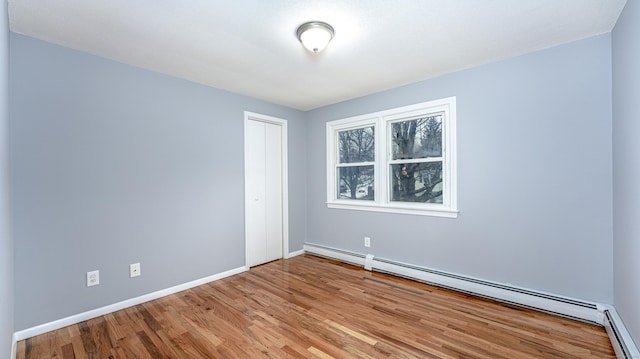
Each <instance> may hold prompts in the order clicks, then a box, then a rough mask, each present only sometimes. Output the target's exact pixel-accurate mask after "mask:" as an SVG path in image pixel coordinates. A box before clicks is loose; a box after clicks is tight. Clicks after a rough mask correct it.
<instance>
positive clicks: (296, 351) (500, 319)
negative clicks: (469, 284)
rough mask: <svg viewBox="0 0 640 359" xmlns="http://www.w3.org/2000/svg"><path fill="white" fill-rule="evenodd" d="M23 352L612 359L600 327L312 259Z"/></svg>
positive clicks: (180, 296) (176, 298)
mask: <svg viewBox="0 0 640 359" xmlns="http://www.w3.org/2000/svg"><path fill="white" fill-rule="evenodd" d="M17 358H18V359H24V358H26V359H31V358H65V359H66V358H486V359H494V358H615V355H614V352H613V349H612V347H611V344H610V343H609V340H608V338H607V335H606V333H605V331H604V329H603V328H601V327H598V326H594V325H590V324H586V323H582V322H577V321H572V320H569V319H565V318H560V317H556V316H552V315H549V314H545V313H541V312H536V311H533V310H529V309H523V308H520V307H516V306H512V305H509V304H504V303H499V302H495V301H491V300H486V299H482V298H478V297H474V296H471V295H466V294H462V293H458V292H453V291H450V290H446V289H442V288H438V287H433V286H429V285H426V284H423V283H418V282H414V281H410V280H407V279H403V278H397V277H393V276H389V275H385V274H380V273H375V272H374V273H372V272H368V271H365V270H363V269H361V268H358V267H354V266H350V265H347V264H342V263H338V262H334V261H330V260H326V259H322V258H318V257H313V256H308V255H304V256H298V257H295V258H292V259H289V260H279V261H275V262H271V263H268V264H265V265H262V266H259V267H255V268H252V269H251V270H250V271H248V272H245V273H242V274H238V275H235V276H232V277H229V278H225V279H222V280H219V281H216V282H212V283H209V284H205V285H202V286H199V287H196V288H192V289H189V290H186V291H183V292H180V293H176V294H173V295H170V296H167V297H163V298H160V299H157V300H154V301H151V302H147V303H143V304H140V305H137V306H135V307H131V308H127V309H124V310H121V311H118V312H114V313H110V314H107V315H105V316H102V317H98V318H94V319H91V320H88V321H86V322H82V323H79V324H76V325H72V326H69V327H66V328H62V329H59V330H56V331H53V332H50V333H46V334H43V335H39V336H37V337H34V338H30V339H27V340H24V341H20V342H19V343H18V356H17Z"/></svg>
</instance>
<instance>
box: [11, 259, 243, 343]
mask: <svg viewBox="0 0 640 359" xmlns="http://www.w3.org/2000/svg"><path fill="white" fill-rule="evenodd" d="M247 270H248V268H247V267H245V266H242V267H238V268H235V269H231V270H228V271H226V272H222V273H218V274H214V275H211V276H208V277H205V278H200V279H196V280H194V281H191V282H187V283H184V284H179V285H176V286H173V287H171V288H166V289H162V290H159V291H157V292H153V293H149V294H145V295H142V296H139V297H136V298H131V299H127V300H123V301H122V302H118V303H114V304H111V305H107V306H104V307H101V308H97V309H93V310H90V311H87V312H84V313H79V314H75V315H72V316H70V317H66V318H62V319H58V320H55V321H53V322H49V323H45V324H41V325H38V326H35V327H32V328H28V329H24V330H20V331H18V332H15V333H14V341H15V342H17V341H19V340H23V339H27V338H31V337H33V336H36V335H40V334H43V333H47V332H50V331H52V330H56V329H60V328H64V327H66V326H69V325H73V324H77V323H80V322H83V321H85V320H89V319H91V318H95V317H99V316H101V315H105V314H108V313H111V312H115V311H117V310H120V309H125V308H129V307H132V306H134V305H138V304H141V303H144V302H148V301H150V300H154V299H158V298H161V297H164V296H167V295H170V294H174V293H177V292H180V291H183V290H186V289H189V288H193V287H197V286H199V285H202V284H205V283H209V282H213V281H216V280H219V279H222V278H226V277H229V276H232V275H234V274H238V273H242V272H245V271H247Z"/></svg>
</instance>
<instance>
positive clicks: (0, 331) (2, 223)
mask: <svg viewBox="0 0 640 359" xmlns="http://www.w3.org/2000/svg"><path fill="white" fill-rule="evenodd" d="M8 75H9V25H8V22H7V2H6V1H4V2H3V3H2V5H0V358H8V357H9V353H10V352H11V338H12V336H13V240H12V238H11V232H10V230H9V217H10V216H9V157H8V156H9V155H8V151H7V150H8V146H9V145H8V137H7V136H8V135H7V125H8V118H9V109H8V90H9V76H8Z"/></svg>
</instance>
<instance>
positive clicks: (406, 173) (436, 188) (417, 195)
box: [391, 162, 442, 203]
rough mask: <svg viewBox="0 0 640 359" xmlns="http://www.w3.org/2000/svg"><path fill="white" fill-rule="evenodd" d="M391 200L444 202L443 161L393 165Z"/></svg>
mask: <svg viewBox="0 0 640 359" xmlns="http://www.w3.org/2000/svg"><path fill="white" fill-rule="evenodd" d="M391 183H392V187H391V200H392V201H397V202H422V203H442V162H429V163H407V164H394V165H391Z"/></svg>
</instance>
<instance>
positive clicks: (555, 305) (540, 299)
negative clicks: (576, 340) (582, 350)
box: [304, 243, 604, 326]
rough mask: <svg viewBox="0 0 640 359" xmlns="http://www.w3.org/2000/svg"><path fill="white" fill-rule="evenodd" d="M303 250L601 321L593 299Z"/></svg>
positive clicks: (318, 248)
mask: <svg viewBox="0 0 640 359" xmlns="http://www.w3.org/2000/svg"><path fill="white" fill-rule="evenodd" d="M304 249H305V251H306V252H307V253H310V254H314V255H318V256H321V257H327V258H331V259H336V260H341V261H344V262H347V263H352V264H356V265H360V266H365V265H366V266H367V269H369V268H368V267H371V270H374V271H379V272H385V273H389V274H393V275H398V276H402V277H407V278H410V279H414V280H419V281H423V282H426V283H428V284H432V285H436V286H440V287H444V288H448V289H452V290H456V291H459V292H465V293H469V294H474V295H478V296H481V297H485V298H490V299H495V300H498V301H501V302H506V303H511V304H516V305H520V306H524V307H528V308H532V309H536V310H541V311H545V312H548V313H551V314H555V315H560V316H563V317H568V318H571V319H577V320H581V321H586V322H589V323H593V324H597V325H601V326H602V325H603V324H604V314H603V312H602V311H601V310H599V307H598V305H597V304H595V303H589V302H584V301H580V300H576V299H573V298H567V297H562V296H557V295H553V294H548V293H543V292H538V291H533V290H528V289H524V288H518V287H512V286H508V285H504V284H500V283H495V282H490V281H485V280H481V279H477V278H472V277H466V276H461V275H457V274H452V273H447V272H443V271H438V270H434V269H430V268H425V267H420V266H415V265H411V264H406V263H401V262H396V261H392V260H389V259H384V258H378V257H374V256H373V255H370V254H369V255H364V254H359V253H354V252H349V251H345V250H341V249H335V248H330V247H326V246H322V245H317V244H311V243H307V244H305V245H304Z"/></svg>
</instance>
